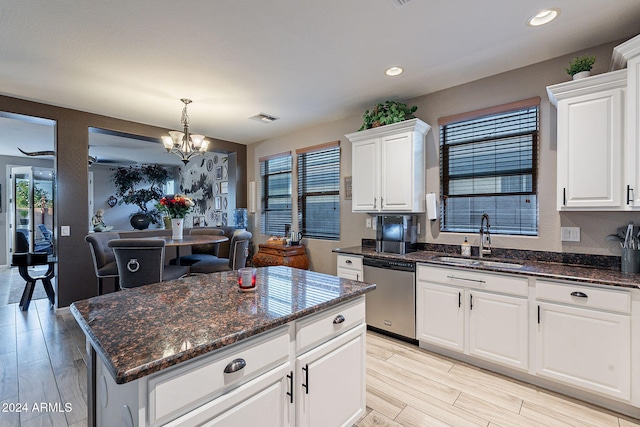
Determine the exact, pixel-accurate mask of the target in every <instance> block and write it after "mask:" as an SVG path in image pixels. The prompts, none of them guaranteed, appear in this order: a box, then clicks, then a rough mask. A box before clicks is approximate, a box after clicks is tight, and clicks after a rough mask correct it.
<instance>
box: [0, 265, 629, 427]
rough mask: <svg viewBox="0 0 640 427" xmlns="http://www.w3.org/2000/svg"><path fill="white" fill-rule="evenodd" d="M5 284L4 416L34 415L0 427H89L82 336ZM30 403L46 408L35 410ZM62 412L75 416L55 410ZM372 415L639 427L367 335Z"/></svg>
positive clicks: (0, 415) (0, 314)
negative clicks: (7, 408)
mask: <svg viewBox="0 0 640 427" xmlns="http://www.w3.org/2000/svg"><path fill="white" fill-rule="evenodd" d="M6 277H8V275H6V274H2V273H0V409H2V407H3V406H4V404H5V403H6V404H11V403H18V402H20V403H26V404H27V406H28V409H29V411H28V412H25V413H22V414H18V413H15V412H13V413H7V412H0V427H32V426H53V427H81V426H86V425H87V420H86V417H87V407H86V395H87V390H86V365H85V359H84V358H85V354H84V335H83V334H82V331H81V330H80V328H79V327H78V325H77V324H76V322H75V320H74V319H73V317H72V316H71V315H70V314H66V315H55V314H54V312H53V309H52V308H51V307H50V306H49V304H48V301H47V300H46V299H44V300H36V301H32V302H31V306H30V307H29V310H28V311H27V312H22V311H20V309H19V308H18V306H17V304H6V301H7V300H6V297H7V295H6V294H7V291H6V288H7V286H8V283H5V278H6ZM34 404H36V405H40V404H50V407H49V408H48V410H47V408H44V409H43V410H40V411H34V410H33V405H34ZM56 404H57V405H58V406H57V407H56V406H55V405H56ZM64 404H69V405H70V411H68V412H64V410H62V411H60V410H58V409H60V407H61V405H64ZM367 409H368V412H367V414H366V415H365V416H364V417H363V418H362V420H360V422H359V423H358V424H357V426H358V427H369V426H420V427H424V426H428V427H431V426H436V427H437V426H454V427H459V426H460V427H462V426H485V427H489V426H490V427H496V426H503V427H507V426H509V427H510V426H518V427H519V426H545V425H547V426H554V427H555V426H580V427H583V426H584V427H594V426H595V427H601V426H602V427H605V426H617V427H631V426H640V420H634V419H631V418H628V417H625V416H622V415H620V414H616V413H614V412H611V411H607V410H605V409H602V408H598V407H595V406H592V405H589V404H586V403H583V402H580V401H578V400H575V399H571V398H568V397H566V396H562V395H558V394H555V393H552V392H550V391H547V390H544V389H541V388H538V387H535V386H531V385H528V384H525V383H522V382H519V381H516V380H512V379H509V378H506V377H503V376H500V375H497V374H493V373H491V372H487V371H485V370H482V369H479V368H475V367H472V366H469V365H466V364H464V363H460V362H457V361H454V360H451V359H448V358H445V357H442V356H439V355H435V354H432V353H429V352H426V351H424V350H421V349H419V348H418V347H416V346H413V345H410V344H407V343H404V342H402V341H397V340H393V339H391V338H387V337H384V336H382V335H379V334H376V333H371V332H370V333H368V334H367ZM256 427H261V426H256Z"/></svg>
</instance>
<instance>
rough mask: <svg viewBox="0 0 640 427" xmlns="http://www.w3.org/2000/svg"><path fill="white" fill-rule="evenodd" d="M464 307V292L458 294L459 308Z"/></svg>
mask: <svg viewBox="0 0 640 427" xmlns="http://www.w3.org/2000/svg"><path fill="white" fill-rule="evenodd" d="M460 307H462V292H458V308H460Z"/></svg>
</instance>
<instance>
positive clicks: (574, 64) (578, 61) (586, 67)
mask: <svg viewBox="0 0 640 427" xmlns="http://www.w3.org/2000/svg"><path fill="white" fill-rule="evenodd" d="M595 62H596V57H595V56H589V55H583V56H579V57H577V58H574V59H573V60H572V61H571V62H569V68H565V69H564V70H565V71H566V72H567V74H569V75H570V76H573V75H574V74H577V73H580V72H582V71H591V69H592V68H593V64H594V63H595Z"/></svg>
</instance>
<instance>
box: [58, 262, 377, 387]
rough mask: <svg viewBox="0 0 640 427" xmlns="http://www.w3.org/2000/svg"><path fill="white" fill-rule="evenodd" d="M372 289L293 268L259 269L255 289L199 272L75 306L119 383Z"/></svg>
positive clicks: (230, 277) (228, 276) (231, 277)
mask: <svg viewBox="0 0 640 427" xmlns="http://www.w3.org/2000/svg"><path fill="white" fill-rule="evenodd" d="M374 289H375V285H369V284H366V283H362V282H356V281H352V280H347V279H341V278H338V277H334V276H330V275H326V274H321V273H315V272H311V271H306V270H299V269H294V268H289V267H264V268H258V269H257V290H256V291H255V292H240V291H239V290H238V286H237V272H224V273H215V274H207V275H195V276H190V277H186V278H183V279H179V280H173V281H169V282H163V283H158V284H153V285H147V286H142V287H139V288H134V289H126V290H123V291H119V292H115V293H111V294H107V295H102V296H99V297H95V298H90V299H88V300H83V301H78V302H75V303H73V304H72V305H71V312H72V313H73V315H74V317H75V318H76V321H77V322H78V324H79V325H80V327H81V328H82V330H83V331H84V333H85V334H86V335H87V337H88V338H89V339H90V340H91V342H92V344H93V346H94V348H95V350H96V353H97V354H98V356H99V357H100V358H101V359H102V360H103V362H104V363H105V365H106V366H107V368H108V369H109V370H110V371H111V373H112V375H113V377H114V379H115V380H116V382H117V383H118V384H122V383H126V382H129V381H133V380H136V379H138V378H141V377H143V376H145V375H149V374H151V373H154V372H157V371H160V370H162V369H165V368H168V367H170V366H173V365H176V364H178V363H181V362H184V361H187V360H189V359H192V358H194V357H197V356H200V355H203V354H206V353H209V352H211V351H214V350H216V349H219V348H222V347H224V346H228V345H230V344H234V343H236V342H238V341H241V340H243V339H246V338H249V337H252V336H254V335H257V334H260V333H262V332H266V331H268V330H271V329H273V328H276V327H278V326H280V325H284V324H286V323H289V322H291V321H293V320H296V319H299V318H301V317H304V316H307V315H309V314H313V313H316V312H318V311H321V310H323V309H326V308H329V307H331V306H334V305H336V304H339V303H341V302H344V301H348V300H351V299H353V298H356V297H358V296H359V295H362V294H364V293H366V292H369V291H372V290H374Z"/></svg>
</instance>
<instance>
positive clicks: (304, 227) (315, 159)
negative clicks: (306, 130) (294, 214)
mask: <svg viewBox="0 0 640 427" xmlns="http://www.w3.org/2000/svg"><path fill="white" fill-rule="evenodd" d="M298 222H299V230H300V231H301V232H302V234H303V235H304V236H305V237H307V238H315V239H325V240H338V239H339V238H340V147H339V146H335V147H330V148H326V149H323V150H318V151H311V152H306V153H301V154H298Z"/></svg>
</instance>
